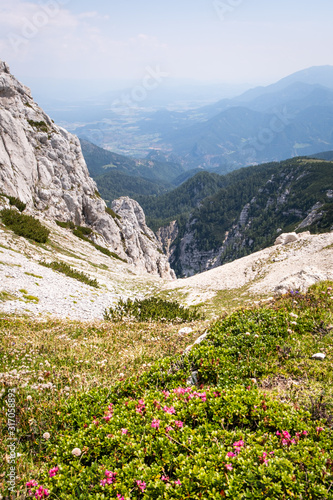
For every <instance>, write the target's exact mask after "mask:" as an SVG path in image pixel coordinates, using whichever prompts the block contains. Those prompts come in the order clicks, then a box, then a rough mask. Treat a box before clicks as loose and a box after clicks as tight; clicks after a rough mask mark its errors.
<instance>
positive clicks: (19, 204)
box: [0, 193, 27, 212]
mask: <svg viewBox="0 0 333 500" xmlns="http://www.w3.org/2000/svg"><path fill="white" fill-rule="evenodd" d="M0 196H5V197H6V198H7V199H8V200H9V204H10V205H11V206H13V207H16V208H18V209H19V211H20V212H23V211H24V210H25V208H26V206H27V204H26V203H23V201H21V200H20V199H19V198H17V197H16V196H10V195H8V194H4V193H0Z"/></svg>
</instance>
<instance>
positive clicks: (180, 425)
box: [175, 420, 184, 429]
mask: <svg viewBox="0 0 333 500" xmlns="http://www.w3.org/2000/svg"><path fill="white" fill-rule="evenodd" d="M175 425H176V426H177V427H178V428H179V429H181V428H182V427H184V423H183V422H182V421H181V420H176V421H175Z"/></svg>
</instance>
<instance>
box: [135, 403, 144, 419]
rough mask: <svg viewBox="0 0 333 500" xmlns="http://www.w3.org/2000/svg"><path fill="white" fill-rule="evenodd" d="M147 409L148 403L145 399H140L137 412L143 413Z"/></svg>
mask: <svg viewBox="0 0 333 500" xmlns="http://www.w3.org/2000/svg"><path fill="white" fill-rule="evenodd" d="M145 409H146V405H145V402H144V401H143V399H139V401H138V405H137V407H136V408H135V411H136V412H137V413H139V414H140V415H142V413H143V411H144V410H145Z"/></svg>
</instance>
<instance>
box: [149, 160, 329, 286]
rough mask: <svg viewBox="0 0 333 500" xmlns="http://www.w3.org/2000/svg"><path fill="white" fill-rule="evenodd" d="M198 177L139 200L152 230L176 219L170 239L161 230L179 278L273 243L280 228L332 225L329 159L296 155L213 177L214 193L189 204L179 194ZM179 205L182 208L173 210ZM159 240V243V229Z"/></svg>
mask: <svg viewBox="0 0 333 500" xmlns="http://www.w3.org/2000/svg"><path fill="white" fill-rule="evenodd" d="M200 175H201V174H197V176H195V177H193V178H192V179H190V181H187V182H185V183H184V184H183V185H182V186H180V188H178V189H177V190H175V191H172V192H170V193H167V194H166V195H163V196H162V197H159V198H156V199H151V200H148V201H147V202H145V201H144V200H142V204H143V206H144V207H145V211H146V213H147V218H148V220H149V223H150V225H151V227H152V228H153V229H154V230H156V228H157V227H158V226H159V225H160V226H165V224H167V223H169V222H170V221H171V220H173V219H174V220H176V226H177V230H175V224H174V223H173V226H172V234H173V235H174V237H173V239H172V241H170V234H171V233H170V232H168V230H167V229H164V230H163V232H164V234H165V235H166V236H165V237H166V244H165V245H164V247H165V248H168V252H169V258H170V262H171V265H172V267H173V268H174V269H175V271H176V273H177V274H178V276H184V275H185V276H186V275H187V276H188V275H192V274H194V273H199V272H202V271H204V270H206V269H210V268H212V267H216V266H219V265H221V264H223V263H225V262H229V261H232V260H234V259H237V258H239V257H242V256H243V255H247V254H249V253H253V252H255V251H256V250H259V249H260V248H264V247H267V246H269V245H272V244H273V242H274V240H275V238H276V237H277V235H278V234H279V233H280V232H281V231H283V232H288V231H294V230H295V229H298V230H300V231H301V230H304V229H310V230H311V231H313V232H325V231H330V230H331V229H332V228H333V194H332V193H333V163H332V162H326V161H323V160H316V159H314V160H311V159H308V158H297V159H292V160H287V161H284V162H281V163H270V164H263V165H259V166H254V167H248V168H244V169H241V170H238V171H234V172H232V173H230V174H228V175H226V176H224V177H221V178H219V177H218V176H214V178H213V179H212V180H211V182H212V181H213V180H214V183H213V187H214V189H215V190H216V192H215V194H213V195H211V196H207V197H205V196H204V194H202V196H200V201H199V200H198V201H199V203H197V205H195V204H194V203H193V204H192V206H191V205H190V203H188V198H187V196H184V197H183V198H182V197H181V193H186V192H187V191H188V190H189V188H190V185H191V184H189V183H192V184H193V185H195V184H194V183H195V181H196V179H197V178H198V176H200ZM209 176H210V174H207V173H205V177H208V178H209ZM218 186H220V188H218ZM202 193H204V190H203V191H202ZM168 198H169V202H168ZM192 199H194V197H193V195H192V196H190V200H192ZM175 200H177V204H176V201H175ZM181 208H184V210H186V211H185V212H182V213H180V212H177V209H181ZM172 209H173V211H172ZM163 216H165V219H164V224H163V223H162V222H163ZM154 217H155V218H156V219H155V220H154ZM159 238H160V239H161V242H162V243H163V236H162V235H161V231H159Z"/></svg>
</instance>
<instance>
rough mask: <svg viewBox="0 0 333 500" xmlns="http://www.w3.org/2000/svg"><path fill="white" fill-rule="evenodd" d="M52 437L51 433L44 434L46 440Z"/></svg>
mask: <svg viewBox="0 0 333 500" xmlns="http://www.w3.org/2000/svg"><path fill="white" fill-rule="evenodd" d="M50 437H51V434H50V433H49V432H44V434H43V438H44V439H50Z"/></svg>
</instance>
